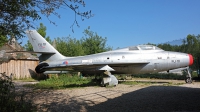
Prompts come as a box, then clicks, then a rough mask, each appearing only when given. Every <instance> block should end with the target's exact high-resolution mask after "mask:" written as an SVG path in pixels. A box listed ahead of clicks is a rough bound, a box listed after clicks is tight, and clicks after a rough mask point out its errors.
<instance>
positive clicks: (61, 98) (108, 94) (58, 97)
mask: <svg viewBox="0 0 200 112" xmlns="http://www.w3.org/2000/svg"><path fill="white" fill-rule="evenodd" d="M145 81H146V80H145ZM151 81H152V80H151ZM168 81H169V80H168ZM171 81H172V82H174V81H173V80H171ZM162 82H165V81H162ZM182 82H183V81H178V83H182ZM15 84H16V88H17V89H18V90H19V91H21V90H24V91H25V92H26V97H27V98H28V99H30V100H31V101H32V102H33V104H34V105H36V107H37V110H38V111H48V112H103V111H105V112H141V111H142V112H143V111H147V112H149V111H152V112H166V111H173V112H179V111H181V112H182V111H183V112H185V111H192V112H193V111H194V112H200V82H194V83H193V84H183V85H179V86H163V85H162V84H160V85H156V84H155V85H154V84H153V85H123V84H119V85H118V86H117V87H111V88H105V87H85V88H78V89H77V88H76V89H64V90H39V89H37V90H33V89H31V88H25V87H23V86H22V85H23V84H25V83H22V82H15Z"/></svg>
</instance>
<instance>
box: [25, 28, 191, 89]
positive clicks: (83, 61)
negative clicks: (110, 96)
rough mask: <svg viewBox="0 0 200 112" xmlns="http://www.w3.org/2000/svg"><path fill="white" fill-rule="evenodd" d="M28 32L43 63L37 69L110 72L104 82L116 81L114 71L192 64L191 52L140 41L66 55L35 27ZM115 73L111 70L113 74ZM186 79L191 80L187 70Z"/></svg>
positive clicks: (133, 71) (156, 69) (148, 70)
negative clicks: (75, 54)
mask: <svg viewBox="0 0 200 112" xmlns="http://www.w3.org/2000/svg"><path fill="white" fill-rule="evenodd" d="M26 34H27V36H28V38H29V41H30V43H31V44H32V46H33V50H34V52H36V53H39V54H37V55H38V57H39V60H40V63H39V64H38V66H37V67H36V68H35V71H36V72H37V73H45V72H50V71H52V72H66V71H77V72H81V73H82V74H101V73H104V74H107V77H104V78H103V79H102V82H101V84H102V85H105V84H109V85H117V84H118V80H117V78H116V77H115V76H114V75H112V74H139V73H140V74H141V73H154V72H161V71H170V70H174V69H186V70H188V68H189V66H190V65H192V64H193V56H192V55H191V54H186V53H180V52H172V51H164V50H162V49H160V48H158V47H157V46H153V45H137V46H130V47H127V48H123V49H117V50H112V51H107V52H102V53H97V54H92V55H86V56H77V57H66V56H63V55H62V54H60V53H59V52H58V51H57V50H56V49H55V48H54V47H53V46H52V45H51V44H49V43H48V42H47V41H46V40H45V39H44V38H43V37H42V36H41V35H40V34H39V33H38V32H37V31H36V30H28V31H26ZM111 73H112V74H111ZM186 82H187V83H191V82H192V79H191V74H190V72H189V70H188V77H187V79H186Z"/></svg>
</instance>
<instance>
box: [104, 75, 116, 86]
mask: <svg viewBox="0 0 200 112" xmlns="http://www.w3.org/2000/svg"><path fill="white" fill-rule="evenodd" d="M104 74H106V75H108V76H107V77H104V78H103V79H102V81H101V85H102V86H108V85H109V86H117V84H118V80H117V78H116V77H115V76H114V75H112V74H111V73H110V72H109V71H106V72H104Z"/></svg>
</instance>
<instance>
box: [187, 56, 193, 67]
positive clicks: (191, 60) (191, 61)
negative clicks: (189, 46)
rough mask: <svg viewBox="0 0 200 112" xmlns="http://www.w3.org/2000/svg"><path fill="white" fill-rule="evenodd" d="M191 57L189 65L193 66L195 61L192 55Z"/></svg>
mask: <svg viewBox="0 0 200 112" xmlns="http://www.w3.org/2000/svg"><path fill="white" fill-rule="evenodd" d="M188 55H189V65H192V64H193V62H194V60H193V56H192V55H191V54H188Z"/></svg>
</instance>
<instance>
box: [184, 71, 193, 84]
mask: <svg viewBox="0 0 200 112" xmlns="http://www.w3.org/2000/svg"><path fill="white" fill-rule="evenodd" d="M186 72H187V75H186V79H185V82H186V83H188V84H191V83H192V76H191V73H190V70H189V68H187V69H186Z"/></svg>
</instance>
